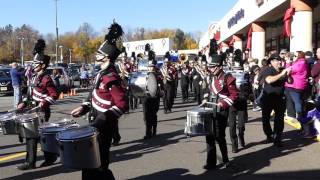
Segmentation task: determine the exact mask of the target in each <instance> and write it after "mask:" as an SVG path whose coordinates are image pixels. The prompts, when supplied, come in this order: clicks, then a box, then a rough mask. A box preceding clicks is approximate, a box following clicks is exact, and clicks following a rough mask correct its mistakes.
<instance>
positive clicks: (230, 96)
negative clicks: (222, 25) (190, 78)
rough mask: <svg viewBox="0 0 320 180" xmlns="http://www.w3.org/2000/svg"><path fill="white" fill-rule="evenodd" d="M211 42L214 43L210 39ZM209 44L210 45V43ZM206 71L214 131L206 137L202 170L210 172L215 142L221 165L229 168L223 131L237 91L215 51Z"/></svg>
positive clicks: (214, 165)
mask: <svg viewBox="0 0 320 180" xmlns="http://www.w3.org/2000/svg"><path fill="white" fill-rule="evenodd" d="M211 41H215V40H214V39H212V40H211ZM210 44H211V43H210ZM211 48H213V49H215V50H216V49H217V46H214V45H213V47H210V49H211ZM209 55H210V57H209V64H208V70H209V71H210V73H211V75H212V78H211V81H210V85H209V89H210V93H211V94H212V96H213V97H214V103H215V104H216V105H215V106H214V111H213V118H214V123H215V127H216V128H215V130H214V132H213V133H212V134H210V135H207V136H206V142H207V146H208V153H207V163H206V165H205V166H204V167H203V168H204V169H207V170H211V169H215V168H216V163H217V155H216V146H215V141H217V142H218V144H219V147H220V151H221V155H222V160H223V163H225V166H226V167H228V166H229V158H228V150H227V143H226V138H225V135H226V134H225V130H226V127H227V123H228V112H229V107H230V106H232V104H233V102H234V101H235V100H236V99H237V98H238V90H237V88H236V83H235V82H236V79H235V78H234V77H233V76H232V75H231V74H225V73H224V71H223V67H222V64H223V60H222V58H221V57H220V56H219V55H217V54H216V51H213V52H211V54H209ZM204 98H205V99H204V100H203V104H205V103H206V102H207V101H208V98H209V93H206V94H205V95H204Z"/></svg>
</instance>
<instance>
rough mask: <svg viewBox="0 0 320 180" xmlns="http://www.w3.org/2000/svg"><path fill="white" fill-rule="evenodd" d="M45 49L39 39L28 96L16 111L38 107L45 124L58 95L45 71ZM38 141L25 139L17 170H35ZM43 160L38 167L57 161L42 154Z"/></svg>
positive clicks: (47, 153)
mask: <svg viewBox="0 0 320 180" xmlns="http://www.w3.org/2000/svg"><path fill="white" fill-rule="evenodd" d="M45 47H46V44H45V41H44V40H43V39H39V40H38V42H37V43H36V45H35V47H34V52H33V54H34V59H33V61H32V63H33V70H34V73H35V74H34V76H33V78H32V80H31V85H30V86H31V88H30V89H29V92H28V96H27V97H26V98H24V99H23V102H22V103H20V104H19V105H18V109H24V108H25V107H29V108H30V107H31V108H32V107H37V106H38V107H40V110H41V111H42V112H44V120H45V122H48V121H49V118H50V114H51V111H50V105H51V104H54V103H55V100H56V99H57V98H58V93H57V89H56V87H55V85H54V82H53V80H52V79H51V77H50V74H49V73H48V72H47V71H46V69H47V67H48V66H49V61H50V57H49V56H47V55H45V54H44V49H45ZM38 141H39V139H38V138H26V150H27V156H26V162H25V163H24V164H22V165H20V166H18V169H20V170H27V169H34V168H35V166H36V158H37V144H38ZM44 159H45V161H44V162H43V163H42V164H41V165H40V167H44V166H49V165H52V164H53V163H54V162H55V161H56V160H57V154H53V153H49V152H44Z"/></svg>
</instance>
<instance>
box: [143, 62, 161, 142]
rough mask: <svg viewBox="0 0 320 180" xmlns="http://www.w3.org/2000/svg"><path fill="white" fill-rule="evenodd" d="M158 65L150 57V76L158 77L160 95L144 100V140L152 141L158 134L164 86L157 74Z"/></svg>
mask: <svg viewBox="0 0 320 180" xmlns="http://www.w3.org/2000/svg"><path fill="white" fill-rule="evenodd" d="M156 64H157V62H156V61H155V60H154V59H153V58H150V56H149V62H148V76H150V74H154V75H155V76H156V78H157V84H158V90H157V92H158V93H157V95H156V97H150V96H149V95H147V97H145V98H143V103H142V104H143V116H144V121H145V125H146V135H145V136H144V139H150V138H151V137H153V136H156V134H157V123H158V122H157V121H158V120H157V112H158V110H159V105H160V89H162V87H163V85H162V79H161V77H160V74H158V73H157V70H156Z"/></svg>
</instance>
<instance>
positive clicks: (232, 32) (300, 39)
mask: <svg viewBox="0 0 320 180" xmlns="http://www.w3.org/2000/svg"><path fill="white" fill-rule="evenodd" d="M319 4H320V0H239V1H238V2H237V3H236V4H235V6H234V7H233V8H232V9H231V10H230V11H229V12H228V13H227V14H226V15H225V16H224V17H223V18H222V19H221V20H220V21H219V22H217V23H216V24H215V25H214V27H213V28H212V25H210V29H208V32H207V34H206V36H204V37H203V38H202V42H208V40H204V39H206V38H212V37H216V34H217V33H219V38H218V39H217V38H216V39H217V40H218V42H219V43H220V44H221V45H223V47H224V49H226V48H225V45H226V44H228V45H231V44H232V45H233V46H234V48H235V49H241V50H245V49H247V48H248V49H250V54H251V56H252V57H253V58H258V59H260V60H261V59H262V58H263V57H264V56H265V55H266V54H267V53H268V52H269V51H271V50H277V51H278V52H279V51H280V50H281V49H287V50H290V51H292V52H293V51H297V50H301V51H314V50H315V49H316V48H318V47H320V5H319ZM284 17H285V18H284ZM209 30H210V31H209ZM230 42H232V43H230ZM199 47H200V49H201V48H202V49H203V50H204V51H205V49H204V48H205V47H206V44H204V43H202V44H201V45H200V44H199Z"/></svg>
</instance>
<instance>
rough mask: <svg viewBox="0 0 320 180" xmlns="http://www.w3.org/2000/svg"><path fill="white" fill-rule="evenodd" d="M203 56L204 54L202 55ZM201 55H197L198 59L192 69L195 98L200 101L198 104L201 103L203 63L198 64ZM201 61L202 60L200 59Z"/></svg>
mask: <svg viewBox="0 0 320 180" xmlns="http://www.w3.org/2000/svg"><path fill="white" fill-rule="evenodd" d="M201 56H202V55H201ZM199 59H200V57H197V60H195V61H194V64H193V68H192V71H191V77H192V83H193V84H192V86H193V89H194V100H195V101H196V102H197V103H198V105H200V104H201V100H202V97H201V85H200V81H201V75H200V73H201V67H200V66H201V64H198V62H199ZM200 62H201V61H200Z"/></svg>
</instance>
